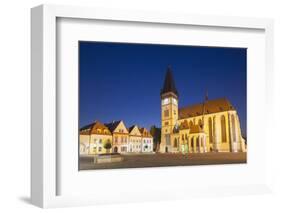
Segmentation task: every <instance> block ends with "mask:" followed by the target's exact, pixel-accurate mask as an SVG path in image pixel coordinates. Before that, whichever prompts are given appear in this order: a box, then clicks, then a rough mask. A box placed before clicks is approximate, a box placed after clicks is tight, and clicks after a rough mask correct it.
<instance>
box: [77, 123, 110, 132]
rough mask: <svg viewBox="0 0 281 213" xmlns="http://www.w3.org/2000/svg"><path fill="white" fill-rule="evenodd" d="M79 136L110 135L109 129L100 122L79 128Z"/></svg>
mask: <svg viewBox="0 0 281 213" xmlns="http://www.w3.org/2000/svg"><path fill="white" fill-rule="evenodd" d="M80 134H102V135H111V133H110V131H109V129H108V128H107V127H106V126H105V125H104V124H103V123H101V122H100V121H95V122H93V123H91V124H88V125H86V126H84V127H82V128H80Z"/></svg>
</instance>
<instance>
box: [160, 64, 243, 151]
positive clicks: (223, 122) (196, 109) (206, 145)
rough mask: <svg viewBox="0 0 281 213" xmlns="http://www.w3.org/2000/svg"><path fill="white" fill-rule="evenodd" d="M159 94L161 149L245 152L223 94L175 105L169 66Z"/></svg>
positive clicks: (234, 115)
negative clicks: (201, 101)
mask: <svg viewBox="0 0 281 213" xmlns="http://www.w3.org/2000/svg"><path fill="white" fill-rule="evenodd" d="M160 96H161V143H160V150H159V151H160V152H161V153H206V152H246V144H245V139H244V138H243V137H242V134H241V128H240V122H239V116H238V114H237V111H236V110H235V108H234V107H233V105H232V104H231V103H230V102H229V100H227V99H226V98H219V99H214V100H208V98H207V97H206V98H205V100H204V101H203V103H199V104H194V105H191V106H187V107H183V108H179V106H178V102H179V93H178V91H177V89H176V85H175V82H174V78H173V74H172V70H171V68H170V67H169V68H168V70H167V73H166V76H165V81H164V85H163V88H162V89H161V94H160Z"/></svg>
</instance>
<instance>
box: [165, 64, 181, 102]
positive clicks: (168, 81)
mask: <svg viewBox="0 0 281 213" xmlns="http://www.w3.org/2000/svg"><path fill="white" fill-rule="evenodd" d="M168 92H172V93H174V94H175V95H177V96H178V95H179V94H178V91H177V89H176V84H175V81H174V78H173V73H172V69H171V67H168V69H167V72H166V76H165V81H164V85H163V88H162V89H161V95H163V94H164V93H168Z"/></svg>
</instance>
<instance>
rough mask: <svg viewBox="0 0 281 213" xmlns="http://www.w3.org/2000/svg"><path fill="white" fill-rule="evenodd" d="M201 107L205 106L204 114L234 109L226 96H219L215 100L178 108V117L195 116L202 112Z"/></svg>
mask: <svg viewBox="0 0 281 213" xmlns="http://www.w3.org/2000/svg"><path fill="white" fill-rule="evenodd" d="M203 108H205V110H204V111H205V114H212V113H216V112H224V111H229V110H235V108H234V107H233V106H232V105H231V103H230V102H229V101H228V100H227V99H226V98H219V99H215V100H208V101H206V102H205V107H203V103H200V104H195V105H192V106H187V107H183V108H180V109H179V119H184V118H190V117H196V116H199V115H202V114H203Z"/></svg>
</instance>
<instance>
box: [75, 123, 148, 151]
mask: <svg viewBox="0 0 281 213" xmlns="http://www.w3.org/2000/svg"><path fill="white" fill-rule="evenodd" d="M79 144H80V155H92V154H104V153H123V154H125V153H151V152H153V137H152V136H151V134H150V133H149V131H148V130H147V129H146V128H139V127H138V126H137V125H133V126H131V127H130V128H127V127H126V126H125V124H124V122H123V121H122V120H121V121H113V122H111V123H105V124H103V123H101V122H99V121H95V122H94V123H92V124H89V125H87V126H84V127H82V128H81V129H80V134H79Z"/></svg>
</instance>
